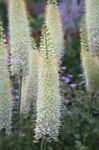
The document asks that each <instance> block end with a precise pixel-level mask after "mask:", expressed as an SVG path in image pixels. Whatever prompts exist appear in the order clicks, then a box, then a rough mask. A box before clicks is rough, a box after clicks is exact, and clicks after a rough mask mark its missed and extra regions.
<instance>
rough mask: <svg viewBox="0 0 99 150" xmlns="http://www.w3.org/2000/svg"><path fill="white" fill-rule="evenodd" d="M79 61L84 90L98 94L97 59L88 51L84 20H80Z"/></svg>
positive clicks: (98, 63) (98, 60) (98, 75)
mask: <svg viewBox="0 0 99 150" xmlns="http://www.w3.org/2000/svg"><path fill="white" fill-rule="evenodd" d="M80 27H81V29H80V31H81V34H80V35H81V60H82V68H83V72H84V76H85V80H86V88H87V91H88V92H90V93H93V92H94V93H97V92H99V58H98V56H96V55H92V53H90V51H89V49H90V47H89V43H88V32H87V28H86V19H85V17H82V19H81V26H80Z"/></svg>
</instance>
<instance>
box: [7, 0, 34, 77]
mask: <svg viewBox="0 0 99 150" xmlns="http://www.w3.org/2000/svg"><path fill="white" fill-rule="evenodd" d="M8 16H9V34H10V45H11V63H12V65H11V71H12V75H14V74H16V75H19V74H20V70H21V72H22V76H25V75H27V74H28V72H29V59H30V57H29V56H30V55H29V53H30V51H31V49H32V48H31V47H32V46H31V45H32V42H31V38H30V31H29V23H28V19H27V12H26V6H25V2H24V0H9V5H8Z"/></svg>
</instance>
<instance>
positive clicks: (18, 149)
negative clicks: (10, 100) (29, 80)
mask: <svg viewBox="0 0 99 150" xmlns="http://www.w3.org/2000/svg"><path fill="white" fill-rule="evenodd" d="M19 90H20V92H19V103H18V126H17V150H20V105H21V91H22V75H21V70H20V83H19Z"/></svg>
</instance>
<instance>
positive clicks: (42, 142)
mask: <svg viewBox="0 0 99 150" xmlns="http://www.w3.org/2000/svg"><path fill="white" fill-rule="evenodd" d="M45 145H46V141H45V139H44V137H42V140H41V148H40V150H46V147H45Z"/></svg>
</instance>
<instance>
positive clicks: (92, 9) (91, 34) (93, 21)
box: [85, 0, 99, 57]
mask: <svg viewBox="0 0 99 150" xmlns="http://www.w3.org/2000/svg"><path fill="white" fill-rule="evenodd" d="M85 4H86V5H85V9H86V24H87V31H88V45H89V51H90V53H91V54H92V55H94V56H98V57H99V13H98V12H99V0H86V1H85Z"/></svg>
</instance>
